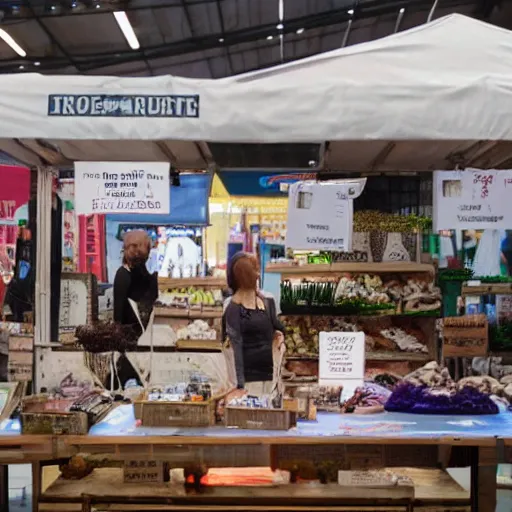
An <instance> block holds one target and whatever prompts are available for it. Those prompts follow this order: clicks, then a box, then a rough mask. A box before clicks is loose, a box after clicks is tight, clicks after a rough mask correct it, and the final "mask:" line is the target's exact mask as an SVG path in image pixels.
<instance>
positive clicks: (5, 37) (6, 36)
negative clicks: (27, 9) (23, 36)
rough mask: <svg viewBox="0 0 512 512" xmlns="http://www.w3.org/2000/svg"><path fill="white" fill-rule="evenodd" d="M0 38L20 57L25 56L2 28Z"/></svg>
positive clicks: (23, 51) (21, 49) (22, 50)
mask: <svg viewBox="0 0 512 512" xmlns="http://www.w3.org/2000/svg"><path fill="white" fill-rule="evenodd" d="M0 38H2V39H3V40H4V42H5V43H7V44H8V45H9V46H10V47H11V48H12V49H13V50H14V51H15V52H16V53H17V54H18V55H19V56H20V57H26V56H27V52H26V51H25V50H24V49H23V48H22V47H21V46H20V45H19V44H18V43H17V42H16V41H15V40H14V39H13V38H12V37H11V36H10V35H9V34H8V33H7V32H6V31H5V30H4V29H3V28H0Z"/></svg>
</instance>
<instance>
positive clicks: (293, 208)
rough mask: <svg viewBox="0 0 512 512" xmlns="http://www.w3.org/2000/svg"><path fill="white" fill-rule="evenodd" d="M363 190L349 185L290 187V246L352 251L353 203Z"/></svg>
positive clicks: (317, 184) (294, 247)
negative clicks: (354, 198)
mask: <svg viewBox="0 0 512 512" xmlns="http://www.w3.org/2000/svg"><path fill="white" fill-rule="evenodd" d="M357 195H359V190H358V188H357V187H356V186H355V185H351V184H345V183H314V182H297V183H293V184H292V185H291V186H290V190H289V195H288V219H287V227H286V247H290V248H291V249H295V250H323V251H350V250H351V248H352V215H353V201H352V199H351V197H357Z"/></svg>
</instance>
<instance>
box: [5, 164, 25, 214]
mask: <svg viewBox="0 0 512 512" xmlns="http://www.w3.org/2000/svg"><path fill="white" fill-rule="evenodd" d="M0 182H1V183H2V186H1V187H0V222H1V221H4V220H13V219H14V214H15V212H16V210H17V209H18V208H19V207H20V206H22V205H24V204H25V203H28V201H29V199H30V169H28V168H27V167H18V166H15V165H0Z"/></svg>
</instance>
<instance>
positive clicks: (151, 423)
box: [133, 394, 225, 427]
mask: <svg viewBox="0 0 512 512" xmlns="http://www.w3.org/2000/svg"><path fill="white" fill-rule="evenodd" d="M224 396H225V394H222V395H218V396H216V397H213V398H211V399H210V400H205V401H204V402H161V401H149V400H147V399H146V398H147V396H146V395H143V397H142V399H140V400H135V401H134V402H133V411H134V415H135V419H137V420H140V421H141V423H142V425H143V426H145V427H210V426H212V425H215V423H216V409H217V403H218V402H219V400H221V399H222V398H224Z"/></svg>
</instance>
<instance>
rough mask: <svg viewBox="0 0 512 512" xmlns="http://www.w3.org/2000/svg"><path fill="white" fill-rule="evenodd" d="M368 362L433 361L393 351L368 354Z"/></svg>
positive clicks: (308, 358)
mask: <svg viewBox="0 0 512 512" xmlns="http://www.w3.org/2000/svg"><path fill="white" fill-rule="evenodd" d="M317 359H318V356H304V357H301V356H300V355H291V356H288V357H286V360H287V361H302V360H303V361H311V360H313V361H316V360H317ZM365 360H366V361H418V362H428V361H431V360H432V357H430V356H429V355H428V354H425V353H423V352H398V351H397V352H391V351H385V350H383V351H377V352H366V353H365Z"/></svg>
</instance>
